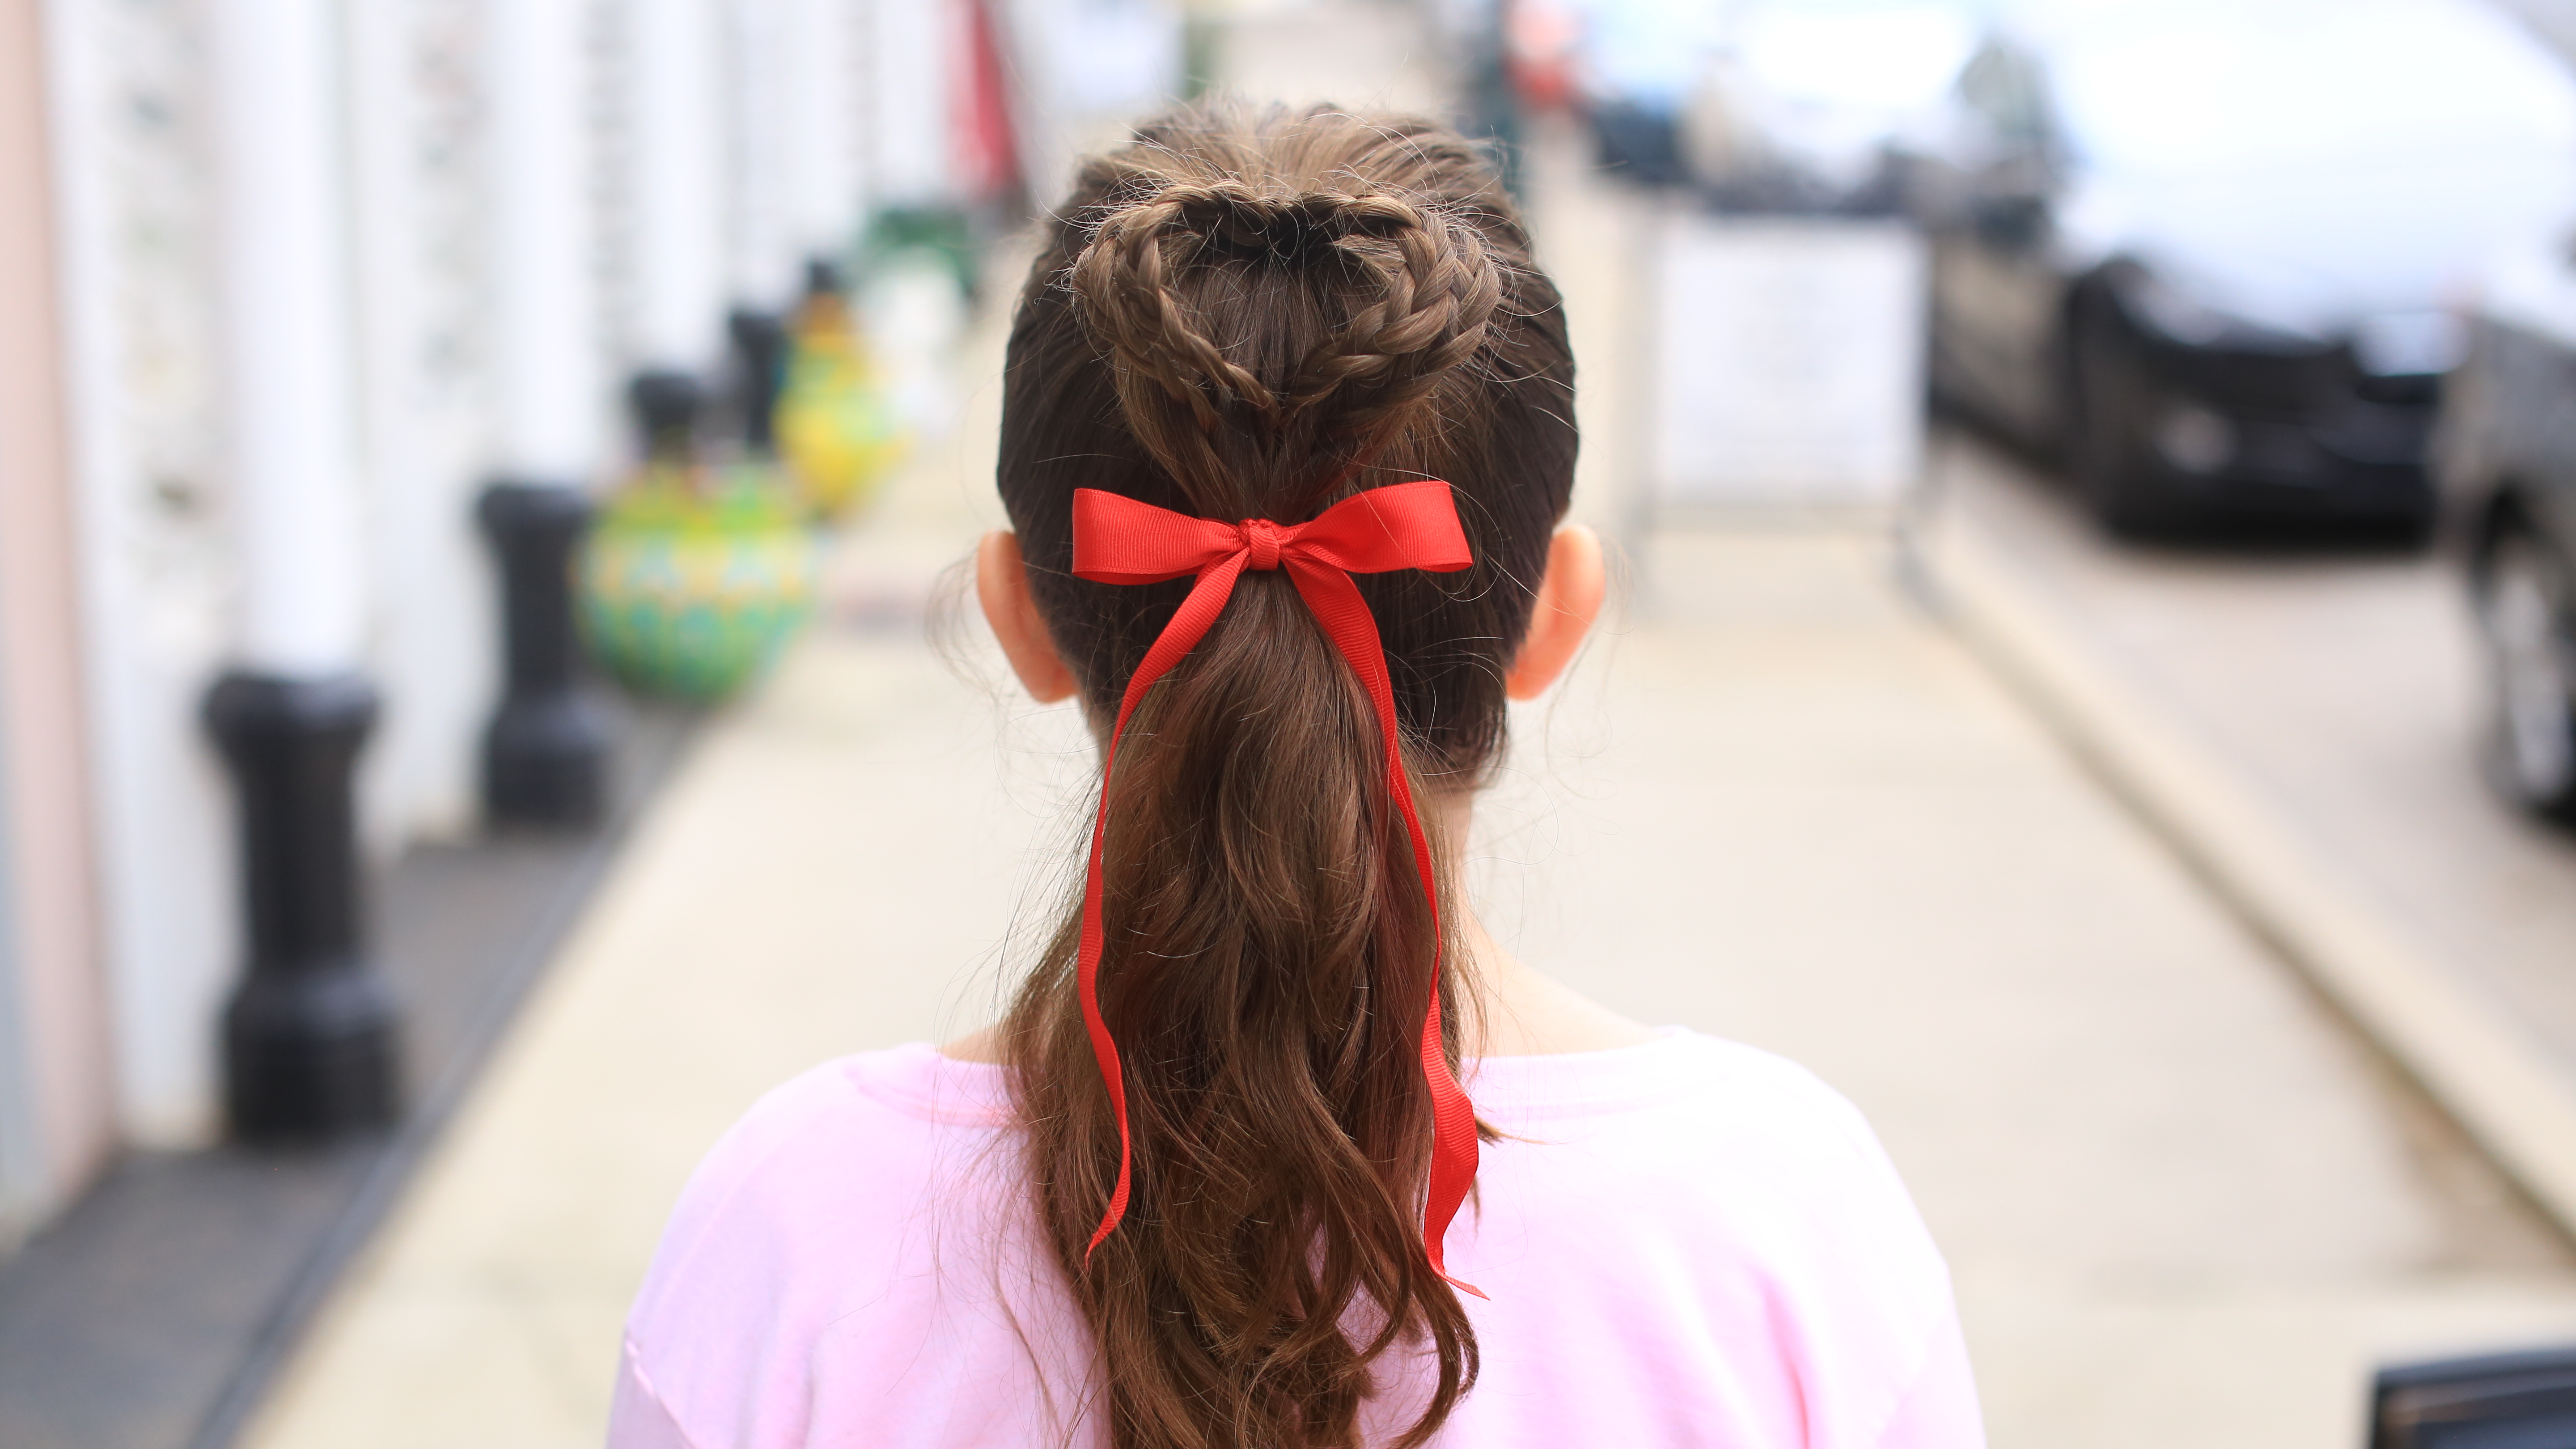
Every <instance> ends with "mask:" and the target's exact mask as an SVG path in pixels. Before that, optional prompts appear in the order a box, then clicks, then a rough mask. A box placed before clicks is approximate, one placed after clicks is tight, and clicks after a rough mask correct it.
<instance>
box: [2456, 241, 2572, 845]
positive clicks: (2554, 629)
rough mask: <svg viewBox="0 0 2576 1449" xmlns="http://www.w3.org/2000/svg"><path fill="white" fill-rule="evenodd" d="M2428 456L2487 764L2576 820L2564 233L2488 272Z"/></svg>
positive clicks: (2527, 800) (2538, 803) (2511, 784)
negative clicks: (2451, 548) (2441, 505)
mask: <svg viewBox="0 0 2576 1449" xmlns="http://www.w3.org/2000/svg"><path fill="white" fill-rule="evenodd" d="M2435 459H2436V463H2435V472H2436V474H2437V475H2438V477H2439V479H2440V482H2441V485H2442V493H2443V497H2444V501H2445V504H2446V507H2447V510H2448V513H2449V516H2450V522H2451V527H2450V529H2449V532H2450V535H2451V537H2452V539H2453V540H2454V541H2455V542H2456V543H2457V545H2458V548H2459V552H2460V556H2461V559H2462V561H2463V562H2464V564H2465V565H2466V568H2467V573H2468V579H2469V586H2470V590H2471V596H2472V598H2473V599H2474V601H2475V603H2476V617H2477V621H2478V632H2479V634H2480V636H2481V637H2482V639H2483V640H2484V643H2485V645H2486V650H2485V652H2486V656H2487V680H2488V691H2487V709H2486V729H2485V755H2486V764H2487V772H2488V775H2489V777H2490V778H2491V779H2492V780H2494V781H2495V783H2496V786H2497V788H2498V789H2499V790H2501V791H2502V792H2503V793H2504V794H2505V795H2506V797H2507V798H2509V799H2511V800H2513V801H2514V802H2515V803H2516V804H2519V805H2521V806H2523V807H2524V808H2526V809H2528V810H2531V811H2533V812H2535V813H2537V814H2540V815H2542V816H2545V817H2549V818H2553V819H2556V820H2558V821H2560V822H2562V823H2565V824H2569V825H2576V261H2571V259H2570V258H2569V256H2568V254H2567V251H2566V249H2565V248H2564V247H2563V246H2561V247H2552V248H2550V249H2549V250H2548V251H2547V252H2545V253H2539V254H2535V255H2528V256H2521V257H2515V258H2511V259H2508V260H2507V261H2505V262H2503V263H2502V264H2500V265H2499V266H2497V267H2496V269H2495V270H2494V272H2493V274H2492V275H2491V276H2490V279H2489V284H2488V287H2487V289H2486V293H2485V295H2484V297H2483V298H2482V299H2481V302H2480V304H2479V306H2478V308H2477V311H2476V314H2475V316H2474V317H2473V319H2472V320H2471V323H2470V330H2469V347H2468V356H2467V358H2466V360H2465V361H2464V362H2463V363H2462V364H2461V366H2460V368H2459V370H2458V371H2457V372H2456V373H2454V374H2453V376H2452V379H2451V381H2450V383H2449V385H2448V387H2447V388H2446V389H2445V396H2444V401H2443V407H2442V416H2441V423H2440V427H2439V430H2438V432H2437V435H2436V443H2435Z"/></svg>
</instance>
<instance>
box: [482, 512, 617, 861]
mask: <svg viewBox="0 0 2576 1449" xmlns="http://www.w3.org/2000/svg"><path fill="white" fill-rule="evenodd" d="M474 514H475V517H476V518H477V519H478V520H479V521H480V522H481V523H482V525H483V535H484V537H485V538H487V539H489V540H491V543H492V551H493V553H494V554H495V555H496V556H497V558H498V560H499V563H500V566H501V609H502V633H501V638H502V649H503V654H504V656H505V658H506V660H507V674H506V681H505V684H504V692H503V694H502V696H501V707H500V709H499V710H498V711H497V712H495V713H494V714H493V716H492V723H491V725H490V727H489V728H487V729H486V730H485V731H484V732H483V809H484V814H485V817H486V818H487V819H488V820H489V821H490V822H491V823H493V824H495V825H534V826H545V827H553V828H559V829H574V830H578V829H587V828H589V827H591V826H594V825H597V824H598V823H599V821H600V817H601V815H602V814H603V812H604V811H605V810H606V808H607V803H608V749H609V742H610V740H609V728H608V720H607V717H606V716H605V715H604V714H603V713H601V711H600V708H599V705H598V703H597V702H596V701H594V700H593V699H592V698H591V697H590V695H589V693H588V692H587V691H586V690H584V689H583V687H582V679H581V641H580V637H579V634H578V632H577V630H576V627H575V625H574V622H573V601H572V556H573V549H574V548H575V547H576V546H577V545H578V544H579V543H580V542H581V536H582V534H583V532H584V531H585V530H587V529H588V528H589V527H590V515H591V507H590V499H589V498H588V497H587V496H586V495H584V494H583V493H582V491H581V490H580V489H578V488H567V487H564V486H561V485H559V484H548V483H495V484H493V485H491V486H490V487H488V488H486V489H484V490H483V496H482V498H481V499H480V500H479V501H478V502H477V503H476V505H475V509H474Z"/></svg>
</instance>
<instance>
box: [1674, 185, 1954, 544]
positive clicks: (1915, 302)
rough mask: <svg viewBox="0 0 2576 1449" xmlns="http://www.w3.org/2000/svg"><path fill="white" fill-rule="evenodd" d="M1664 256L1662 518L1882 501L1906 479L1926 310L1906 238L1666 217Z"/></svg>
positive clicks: (1847, 224)
mask: <svg viewBox="0 0 2576 1449" xmlns="http://www.w3.org/2000/svg"><path fill="white" fill-rule="evenodd" d="M1658 253H1659V255H1658V257H1657V264H1658V271H1659V274H1660V275H1659V278H1658V280H1659V281H1660V283H1661V286H1660V290H1659V298H1658V300H1659V305H1658V306H1657V308H1656V311H1655V314H1654V318H1653V326H1654V329H1655V341H1654V357H1655V360H1656V367H1655V372H1654V384H1653V386H1654V424H1653V450H1652V453H1651V467H1652V470H1653V473H1652V486H1653V489H1654V497H1655V501H1656V502H1657V503H1658V504H1671V503H1680V504H1685V505H1690V504H1718V505H1725V504H1747V505H1760V506H1782V505H1787V506H1824V507H1834V506H1847V505H1854V504H1872V503H1885V502H1892V501H1894V500H1895V499H1896V498H1897V496H1898V495H1899V494H1901V493H1902V492H1903V491H1904V490H1905V489H1906V488H1907V487H1908V486H1909V485H1910V484H1911V483H1912V482H1913V481H1914V478H1915V475H1916V472H1917V470H1918V468H1919V466H1920V463H1921V459H1922V453H1923V348H1924V336H1923V327H1924V307H1925V303H1924V249H1923V243H1922V240H1921V238H1920V237H1918V236H1917V235H1916V234H1915V233H1914V232H1913V231H1912V230H1911V229H1910V228H1908V227H1906V226H1905V225H1903V224H1902V223H1899V222H1894V221H1864V220H1849V219H1841V218H1760V219H1749V218H1748V219H1726V218H1719V217H1709V216H1675V217H1672V218H1670V219H1669V220H1668V222H1667V224H1666V226H1665V228H1664V231H1663V235H1662V238H1661V241H1660V243H1659V246H1658Z"/></svg>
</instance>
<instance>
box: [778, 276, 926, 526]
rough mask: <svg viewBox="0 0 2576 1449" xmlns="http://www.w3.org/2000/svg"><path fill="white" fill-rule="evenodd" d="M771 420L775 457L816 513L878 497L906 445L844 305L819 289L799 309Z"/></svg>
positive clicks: (832, 513) (837, 513) (829, 513)
mask: <svg viewBox="0 0 2576 1449" xmlns="http://www.w3.org/2000/svg"><path fill="white" fill-rule="evenodd" d="M774 426H775V427H776V430H777V439H778V453H779V458H780V460H781V461H783V462H784V463H785V464H786V465H787V469H788V471H789V473H790V474H792V475H793V476H794V478H795V480H796V482H797V484H798V486H799V487H800V488H802V489H803V491H804V495H805V499H806V502H807V504H808V505H809V506H810V507H811V508H812V509H813V511H814V514H815V515H816V516H817V517H820V518H838V517H842V516H844V515H846V514H848V513H850V512H851V511H853V510H855V509H857V508H858V507H860V506H861V505H863V504H865V503H866V502H867V501H868V500H869V499H870V498H872V497H873V496H875V494H876V491H877V489H878V487H879V486H880V485H881V484H883V482H884V481H885V479H886V477H887V475H888V474H890V473H892V472H893V471H894V469H895V467H896V465H898V464H899V463H901V462H902V460H903V455H904V452H905V450H906V448H907V446H908V445H909V443H910V439H909V437H908V436H907V435H906V430H905V428H904V425H903V419H902V415H901V414H900V412H899V411H898V410H897V408H896V407H895V405H894V399H893V397H892V395H891V394H890V393H889V392H888V391H887V389H886V388H885V386H884V384H883V380H882V379H881V378H880V377H879V376H878V374H877V369H876V367H875V365H874V363H873V361H872V359H871V358H870V357H869V355H868V351H867V346H866V343H865V342H864V340H863V339H861V337H860V336H859V329H858V325H857V323H856V321H855V320H854V319H853V318H852V317H851V315H850V307H849V303H848V302H847V301H845V300H843V298H842V296H841V294H840V293H839V292H837V291H830V290H820V289H818V290H816V291H815V292H814V293H813V294H812V295H810V296H808V297H807V298H806V299H805V302H804V305H803V306H802V307H801V308H800V309H799V310H798V312H797V314H796V322H795V328H794V334H793V340H792V342H791V345H790V350H789V352H788V357H787V378H786V385H785V387H784V388H783V389H782V390H781V391H780V393H779V397H778V410H777V413H776V415H775V420H774Z"/></svg>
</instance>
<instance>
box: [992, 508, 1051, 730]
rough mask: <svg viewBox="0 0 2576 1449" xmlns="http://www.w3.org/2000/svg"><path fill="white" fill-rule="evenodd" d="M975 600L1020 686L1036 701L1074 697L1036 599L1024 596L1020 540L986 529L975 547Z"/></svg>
mask: <svg viewBox="0 0 2576 1449" xmlns="http://www.w3.org/2000/svg"><path fill="white" fill-rule="evenodd" d="M975 601H976V602H977V603H979V604H982V605H983V606H984V622H985V623H987V624H990V625H992V626H993V637H994V638H996V639H999V640H1001V641H1002V657H1003V658H1005V659H1008V660H1010V661H1011V672H1012V673H1013V674H1016V675H1018V676H1019V677H1020V687H1021V688H1023V689H1025V690H1027V691H1028V692H1029V698H1031V699H1034V700H1036V701H1037V702H1038V703H1040V704H1053V703H1055V702H1056V701H1057V700H1060V699H1070V698H1072V697H1073V689H1074V683H1073V671H1072V670H1070V669H1067V668H1065V667H1064V658H1063V656H1061V655H1059V654H1057V653H1056V652H1055V640H1054V639H1053V638H1051V637H1049V636H1048V634H1047V631H1046V621H1045V620H1043V619H1041V618H1039V617H1038V605H1037V600H1035V599H1033V598H1031V597H1029V571H1028V569H1027V567H1026V566H1025V565H1023V564H1022V563H1021V562H1020V538H1019V535H1018V534H1015V533H1011V532H1008V531H1002V532H995V533H988V534H985V535H984V541H983V542H981V543H979V544H977V545H975Z"/></svg>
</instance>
